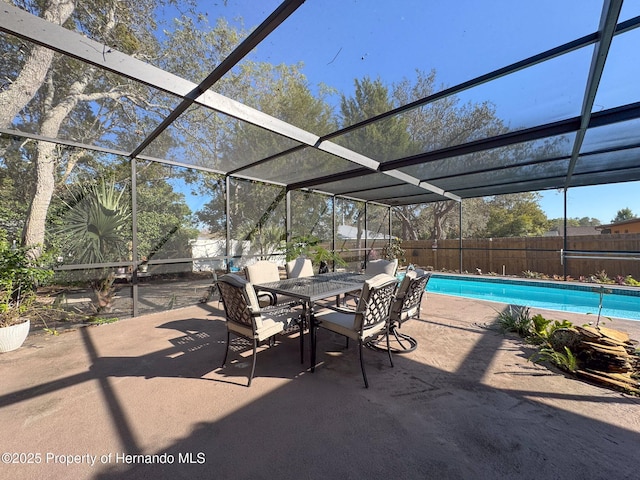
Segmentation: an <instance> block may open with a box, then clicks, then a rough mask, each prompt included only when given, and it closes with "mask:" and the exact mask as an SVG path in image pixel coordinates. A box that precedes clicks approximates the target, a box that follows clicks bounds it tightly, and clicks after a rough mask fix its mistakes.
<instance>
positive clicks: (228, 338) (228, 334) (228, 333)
mask: <svg viewBox="0 0 640 480" xmlns="http://www.w3.org/2000/svg"><path fill="white" fill-rule="evenodd" d="M230 339H231V333H230V332H229V330H227V349H226V350H225V352H224V360H222V365H221V367H224V365H225V363H227V355H229V341H230Z"/></svg>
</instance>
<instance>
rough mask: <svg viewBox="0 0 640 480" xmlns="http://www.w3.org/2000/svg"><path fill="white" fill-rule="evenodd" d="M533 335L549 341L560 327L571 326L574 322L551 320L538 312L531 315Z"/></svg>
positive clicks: (545, 341)
mask: <svg viewBox="0 0 640 480" xmlns="http://www.w3.org/2000/svg"><path fill="white" fill-rule="evenodd" d="M531 325H532V329H531V332H530V333H531V336H532V337H533V339H534V340H536V341H539V342H543V343H547V344H548V342H549V338H550V337H551V335H552V334H553V332H555V331H556V330H557V329H559V328H569V327H572V326H573V324H572V323H571V322H570V321H569V320H551V319H549V318H545V317H543V316H542V315H541V314H539V313H538V314H536V315H534V316H533V317H531Z"/></svg>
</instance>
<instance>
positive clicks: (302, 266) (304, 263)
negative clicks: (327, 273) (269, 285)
mask: <svg viewBox="0 0 640 480" xmlns="http://www.w3.org/2000/svg"><path fill="white" fill-rule="evenodd" d="M286 268H287V278H301V277H313V264H312V263H311V260H310V259H308V258H303V257H298V258H296V259H295V260H291V261H290V262H287V264H286Z"/></svg>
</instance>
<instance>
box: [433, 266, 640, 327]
mask: <svg viewBox="0 0 640 480" xmlns="http://www.w3.org/2000/svg"><path fill="white" fill-rule="evenodd" d="M600 287H601V286H600V285H597V284H588V285H583V284H582V285H576V284H566V285H565V284H560V283H553V282H532V281H526V280H523V281H521V280H509V279H502V278H501V279H498V278H486V277H477V278H475V277H464V276H453V275H440V274H434V275H432V277H431V279H430V280H429V283H428V284H427V292H432V293H439V294H443V295H454V296H457V297H467V298H477V299H479V300H489V301H493V302H501V303H510V304H514V305H523V306H527V307H538V308H544V309H548V310H559V311H564V312H574V313H591V314H594V315H597V314H598V304H599V302H600V295H599V293H598V291H599V289H600ZM604 288H607V291H610V292H612V293H607V294H605V295H604V297H603V301H602V316H604V317H612V318H624V319H628V320H640V289H617V288H615V287H609V286H604Z"/></svg>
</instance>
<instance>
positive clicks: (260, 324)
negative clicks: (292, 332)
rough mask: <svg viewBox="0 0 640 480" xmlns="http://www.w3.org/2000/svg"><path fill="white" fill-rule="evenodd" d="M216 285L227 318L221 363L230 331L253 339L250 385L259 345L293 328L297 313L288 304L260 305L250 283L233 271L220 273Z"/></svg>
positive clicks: (224, 362) (227, 348) (250, 339)
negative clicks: (284, 306)
mask: <svg viewBox="0 0 640 480" xmlns="http://www.w3.org/2000/svg"><path fill="white" fill-rule="evenodd" d="M217 285H218V289H219V291H220V298H221V299H222V304H223V306H224V312H225V316H226V319H227V321H226V324H227V347H226V351H225V354H224V360H223V361H222V367H224V366H225V364H226V363H227V356H228V355H229V348H230V341H231V333H233V334H234V335H236V336H238V337H243V338H246V339H247V340H249V341H251V342H253V355H252V364H251V373H249V382H248V384H247V387H250V386H251V380H253V375H254V373H255V370H256V351H257V348H258V345H259V344H260V343H262V342H263V341H265V340H269V346H272V345H274V343H275V341H274V339H275V336H276V335H277V334H282V333H285V331H287V330H288V329H290V328H292V327H293V326H294V325H295V324H296V323H297V318H298V316H299V314H298V313H297V312H294V311H293V309H288V308H280V309H275V308H272V309H270V310H269V309H262V308H260V305H259V304H258V297H257V295H256V292H255V289H254V288H253V285H252V284H251V283H250V282H248V281H247V280H245V279H244V278H242V277H240V276H238V275H236V274H233V273H229V274H226V275H223V276H222V277H220V278H219V279H218V282H217Z"/></svg>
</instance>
